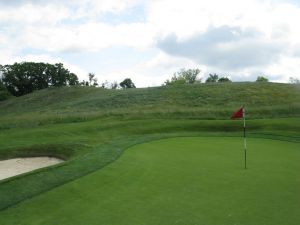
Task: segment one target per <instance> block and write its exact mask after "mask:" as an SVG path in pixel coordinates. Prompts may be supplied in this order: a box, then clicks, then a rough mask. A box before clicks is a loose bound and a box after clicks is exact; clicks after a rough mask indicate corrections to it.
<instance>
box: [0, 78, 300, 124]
mask: <svg viewBox="0 0 300 225" xmlns="http://www.w3.org/2000/svg"><path fill="white" fill-rule="evenodd" d="M299 99H300V86H299V85H291V84H278V83H228V84H226V83H220V84H196V85H179V86H171V87H155V88H144V89H131V90H105V89H101V88H93V87H65V88H50V89H46V90H42V91H37V92H34V93H32V94H29V95H26V96H22V97H19V98H14V99H11V100H8V101H4V102H0V115H1V119H0V122H1V127H2V128H10V127H15V126H36V125H39V124H42V125H44V124H49V123H50V124H51V123H64V122H78V121H86V120H90V119H95V118H103V117H109V116H117V117H121V118H124V117H125V118H170V117H172V118H198V119H199V118H202V119H220V118H222V119H227V118H228V115H230V114H231V113H232V110H235V109H236V108H237V107H239V106H241V105H245V106H246V107H247V115H248V117H249V118H278V117H295V116H297V117H298V116H299V112H300V103H299Z"/></svg>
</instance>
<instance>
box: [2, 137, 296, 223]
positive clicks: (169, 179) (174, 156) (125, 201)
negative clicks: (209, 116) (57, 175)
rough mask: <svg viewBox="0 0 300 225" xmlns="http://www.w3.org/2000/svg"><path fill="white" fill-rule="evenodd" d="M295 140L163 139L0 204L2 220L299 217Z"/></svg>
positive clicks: (291, 220)
mask: <svg viewBox="0 0 300 225" xmlns="http://www.w3.org/2000/svg"><path fill="white" fill-rule="evenodd" d="M299 147H300V145H299V143H291V142H283V141H276V140H266V139H258V138H257V139H254V138H253V139H248V166H249V168H248V169H247V170H244V168H243V166H244V164H243V163H244V161H243V160H244V155H243V140H242V139H241V138H229V137H227V138H224V137H223V138H221V137H219V138H218V137H189V138H187V137H185V138H172V139H164V140H159V141H154V142H149V143H144V144H141V145H136V146H134V147H131V148H130V149H127V150H126V151H125V153H124V154H123V155H122V156H121V157H120V158H119V159H118V160H117V161H115V162H114V163H112V164H110V165H109V166H107V167H105V168H103V169H101V170H98V171H96V172H94V173H92V174H90V175H88V176H85V177H83V178H81V179H78V180H76V181H73V182H71V183H68V184H66V185H63V186H60V187H58V188H56V189H53V190H52V191H49V192H47V193H44V194H42V195H40V196H37V197H35V198H33V199H30V200H28V201H25V202H23V203H21V204H19V205H16V206H15V207H13V208H10V209H7V210H5V211H2V212H0V221H1V224H2V225H7V224H26V225H28V224H30V225H36V224H43V225H47V224H49V225H53V224H63V225H68V224H70V225H71V224H72V225H76V224H88V225H93V224H105V225H135V224H136V225H147V224H155V225H159V224H161V225H168V224H179V225H187V224H189V225H193V224H195V225H196V224H199V225H200V224H205V225H218V224H220V225H227V224H228V225H229V224H230V225H234V224H236V225H240V224H241V225H253V224H255V225H283V224H287V225H296V224H300V175H299V174H300V173H299V172H300V163H299V161H300V148H299Z"/></svg>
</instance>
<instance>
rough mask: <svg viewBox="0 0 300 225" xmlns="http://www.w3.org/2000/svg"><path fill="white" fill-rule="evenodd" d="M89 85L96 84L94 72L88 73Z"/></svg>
mask: <svg viewBox="0 0 300 225" xmlns="http://www.w3.org/2000/svg"><path fill="white" fill-rule="evenodd" d="M88 77H89V86H98V83H97V82H98V79H97V78H96V77H95V74H94V73H89V74H88Z"/></svg>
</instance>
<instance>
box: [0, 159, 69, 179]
mask: <svg viewBox="0 0 300 225" xmlns="http://www.w3.org/2000/svg"><path fill="white" fill-rule="evenodd" d="M61 162H63V160H61V159H57V158H53V157H32V158H15V159H8V160H2V161H0V180H3V179H5V178H8V177H13V176H16V175H18V174H22V173H26V172H29V171H33V170H36V169H39V168H43V167H47V166H52V165H55V164H58V163H61Z"/></svg>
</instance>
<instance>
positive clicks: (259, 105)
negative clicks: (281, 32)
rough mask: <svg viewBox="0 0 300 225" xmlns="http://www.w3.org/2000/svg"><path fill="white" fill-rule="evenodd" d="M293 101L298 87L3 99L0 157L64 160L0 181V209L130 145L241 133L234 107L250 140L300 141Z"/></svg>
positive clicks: (65, 92)
mask: <svg viewBox="0 0 300 225" xmlns="http://www.w3.org/2000/svg"><path fill="white" fill-rule="evenodd" d="M299 102H300V88H299V85H291V84H276V83H229V84H226V83H224V84H197V85H181V86H171V87H156V88H145V89H131V90H105V89H100V88H93V87H65V88H50V89H45V90H42V91H37V92H34V93H32V94H29V95H25V96H22V97H19V98H13V99H9V100H6V101H2V102H0V115H1V117H0V143H1V145H0V158H2V159H5V158H12V157H16V156H41V155H51V156H56V157H59V158H63V159H67V160H68V161H66V162H65V163H63V164H61V165H57V166H54V167H51V168H50V169H48V168H47V169H41V170H39V171H35V172H32V173H29V174H26V175H21V176H18V177H16V178H12V179H8V180H4V181H2V182H0V196H1V201H0V210H1V209H3V210H4V209H5V208H7V207H10V206H13V205H15V204H17V203H19V202H21V201H24V200H26V199H27V200H28V201H30V200H29V199H31V198H33V197H34V196H36V195H38V194H41V193H44V192H46V191H48V190H50V189H52V188H54V187H57V186H61V185H64V184H65V183H66V182H69V181H71V180H75V179H78V178H80V177H82V176H84V175H86V174H88V173H91V172H93V171H96V170H98V169H101V168H102V167H104V166H105V165H107V164H109V163H111V162H112V161H114V160H116V159H117V158H118V157H119V156H120V155H121V154H122V153H123V151H124V149H126V148H128V147H130V146H132V145H135V144H137V143H143V142H147V141H150V140H156V139H161V138H166V137H177V136H241V135H242V132H241V131H242V129H241V126H242V124H241V121H238V120H237V121H231V120H229V119H228V118H229V117H230V115H231V114H232V112H233V111H234V110H236V109H238V107H240V106H241V105H245V106H246V109H247V117H248V119H249V120H247V124H248V125H247V127H248V128H247V129H248V135H249V137H263V138H273V139H280V140H287V141H291V142H296V143H299V142H300V103H299ZM63 187H64V186H62V188H63ZM0 217H1V215H0Z"/></svg>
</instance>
